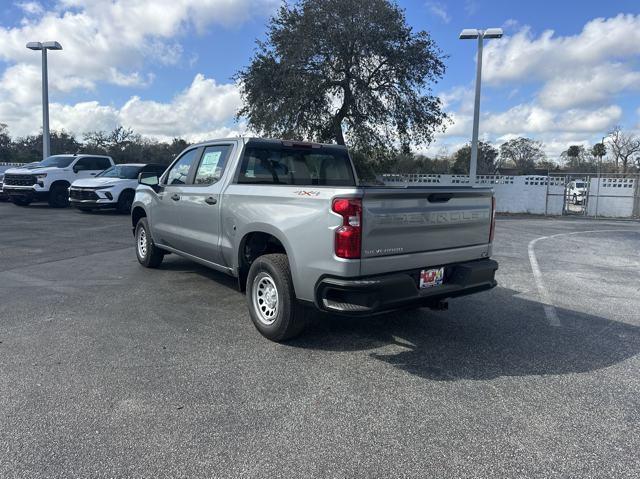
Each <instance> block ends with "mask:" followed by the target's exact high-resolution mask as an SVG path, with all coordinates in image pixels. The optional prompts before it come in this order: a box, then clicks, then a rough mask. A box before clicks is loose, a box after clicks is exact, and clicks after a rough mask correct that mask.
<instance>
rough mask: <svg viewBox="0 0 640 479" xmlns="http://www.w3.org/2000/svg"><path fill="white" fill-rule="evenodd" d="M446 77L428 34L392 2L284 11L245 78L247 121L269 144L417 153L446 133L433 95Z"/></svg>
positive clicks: (344, 2)
mask: <svg viewBox="0 0 640 479" xmlns="http://www.w3.org/2000/svg"><path fill="white" fill-rule="evenodd" d="M444 70H445V66H444V63H443V55H442V53H441V52H440V50H439V49H438V47H437V46H436V44H435V43H434V41H433V40H432V39H431V37H430V36H429V34H428V33H427V32H424V31H420V32H414V31H413V30H412V28H411V27H410V26H408V25H407V22H406V19H405V15H404V11H403V10H402V9H401V8H399V7H398V6H397V5H396V4H395V3H393V2H391V1H388V0H301V1H299V2H298V3H297V4H295V5H288V4H284V5H283V6H282V7H280V9H279V11H278V12H277V14H276V15H275V16H274V17H273V18H271V20H270V22H269V24H268V30H267V36H266V40H265V41H262V42H260V41H259V42H257V51H256V54H255V56H254V57H253V59H252V61H251V63H250V65H249V66H247V67H246V68H245V69H243V70H241V71H240V72H238V74H237V76H236V78H237V80H239V83H240V88H241V93H242V97H243V100H244V106H243V108H242V109H241V110H240V111H239V113H238V117H239V118H240V117H245V118H246V119H247V121H248V125H249V127H250V128H252V129H254V130H256V131H257V132H260V133H261V134H264V135H267V136H276V137H282V138H286V139H307V140H313V141H321V142H332V141H335V142H336V143H338V144H345V143H347V142H348V143H349V145H350V146H351V147H353V148H355V149H357V150H359V151H361V152H368V153H373V152H377V153H390V152H394V151H398V150H402V151H408V149H409V146H410V145H425V144H428V143H430V142H431V141H432V140H433V134H434V132H435V131H437V130H439V129H441V128H442V127H443V122H445V120H446V115H445V114H444V112H443V111H442V108H441V104H440V101H439V99H438V98H437V97H435V96H433V95H432V94H431V88H430V87H431V84H432V83H435V82H437V81H438V80H439V79H440V77H441V76H442V75H443V73H444Z"/></svg>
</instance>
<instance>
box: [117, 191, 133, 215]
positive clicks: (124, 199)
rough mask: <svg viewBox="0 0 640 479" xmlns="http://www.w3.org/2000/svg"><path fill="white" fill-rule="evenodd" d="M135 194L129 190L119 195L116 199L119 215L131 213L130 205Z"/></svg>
mask: <svg viewBox="0 0 640 479" xmlns="http://www.w3.org/2000/svg"><path fill="white" fill-rule="evenodd" d="M134 196H135V193H134V192H133V191H131V190H125V191H123V192H122V193H120V196H119V197H118V207H117V208H118V211H119V212H120V213H126V214H129V213H131V205H132V204H133V197H134Z"/></svg>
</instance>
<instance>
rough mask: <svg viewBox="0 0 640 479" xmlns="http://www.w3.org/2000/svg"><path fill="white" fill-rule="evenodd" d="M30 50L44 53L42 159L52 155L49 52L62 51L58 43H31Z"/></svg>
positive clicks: (28, 45)
mask: <svg viewBox="0 0 640 479" xmlns="http://www.w3.org/2000/svg"><path fill="white" fill-rule="evenodd" d="M27 48H28V49H29V50H40V51H42V159H45V158H47V157H48V156H49V155H50V154H51V139H50V135H49V86H48V83H49V80H48V74H47V50H62V45H60V44H59V43H58V42H55V41H51V42H29V43H27Z"/></svg>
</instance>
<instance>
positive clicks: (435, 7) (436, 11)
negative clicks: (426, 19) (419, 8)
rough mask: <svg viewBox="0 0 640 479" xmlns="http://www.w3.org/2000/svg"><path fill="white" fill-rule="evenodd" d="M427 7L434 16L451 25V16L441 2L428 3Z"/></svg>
mask: <svg viewBox="0 0 640 479" xmlns="http://www.w3.org/2000/svg"><path fill="white" fill-rule="evenodd" d="M426 6H427V8H428V9H429V11H430V12H431V14H432V15H434V16H436V17H438V18H439V19H440V20H442V21H443V22H444V23H449V22H450V21H451V16H450V15H449V12H448V11H447V6H446V5H445V4H443V3H440V2H427V3H426Z"/></svg>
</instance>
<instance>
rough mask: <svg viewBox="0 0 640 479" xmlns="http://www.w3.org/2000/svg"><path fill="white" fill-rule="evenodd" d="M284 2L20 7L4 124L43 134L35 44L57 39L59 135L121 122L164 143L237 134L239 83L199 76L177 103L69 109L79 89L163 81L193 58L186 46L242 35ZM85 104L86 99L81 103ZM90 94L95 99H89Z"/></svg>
mask: <svg viewBox="0 0 640 479" xmlns="http://www.w3.org/2000/svg"><path fill="white" fill-rule="evenodd" d="M277 4H278V2H277V1H276V0H154V1H152V2H151V1H148V0H109V1H106V0H58V1H57V2H55V3H54V4H53V5H52V7H51V8H50V9H49V10H46V11H45V10H44V9H43V8H42V5H41V4H40V3H38V2H35V1H28V2H27V1H25V2H21V3H17V4H16V5H17V6H19V8H21V9H22V11H23V13H24V15H25V16H24V18H22V19H21V21H20V22H19V23H18V24H17V25H15V26H0V45H2V48H0V60H1V61H4V62H6V63H8V66H7V67H6V68H5V69H4V71H3V72H2V75H1V76H0V119H1V120H2V122H3V123H7V124H8V125H9V128H10V131H11V134H12V135H14V136H23V135H26V134H32V133H37V131H38V130H39V129H40V126H41V123H42V121H41V69H40V55H39V54H38V52H33V51H30V50H28V49H26V48H25V43H26V42H27V41H37V40H40V41H44V40H57V41H59V42H60V43H61V44H62V46H63V50H62V51H55V52H50V54H49V91H50V101H51V104H50V111H51V114H50V117H51V126H52V128H54V129H65V130H67V131H70V132H72V133H74V134H76V135H81V134H82V133H84V132H86V131H90V130H109V129H111V128H113V127H114V126H116V125H118V124H122V125H125V126H127V127H132V128H134V129H135V130H136V131H137V132H139V133H142V134H145V135H150V136H155V137H157V138H171V137H173V136H177V135H182V136H185V137H188V138H190V139H202V138H207V137H210V135H221V134H236V133H237V132H236V129H237V128H235V129H234V128H233V127H229V126H228V125H230V124H231V125H233V122H232V118H233V116H234V114H235V112H236V110H237V108H238V106H239V104H240V97H239V93H238V89H237V87H236V85H235V84H233V83H231V84H218V83H216V82H215V80H213V79H211V78H205V77H204V76H203V75H196V76H195V78H194V80H193V82H192V83H191V85H190V86H189V87H187V88H186V89H185V90H184V91H182V92H180V93H178V94H177V95H176V96H175V98H174V99H173V100H171V101H169V102H167V103H163V102H158V101H152V100H148V99H143V97H144V95H141V94H139V95H134V96H132V97H131V98H130V99H129V101H127V102H126V103H125V104H124V105H122V106H114V105H109V104H107V105H105V104H100V103H99V102H97V101H91V98H88V100H89V101H81V102H76V103H73V104H64V103H62V102H60V98H65V97H66V98H68V97H69V95H68V94H70V93H73V92H74V91H76V90H84V91H85V92H89V93H91V92H93V91H96V90H98V88H99V87H100V85H101V84H103V83H108V84H112V85H116V86H119V87H124V88H144V87H147V86H149V85H150V84H151V83H152V82H153V80H154V74H153V72H152V71H150V70H149V66H151V65H156V64H162V65H176V64H179V63H180V62H183V61H184V62H185V63H189V64H190V65H191V66H193V64H192V63H191V62H192V61H193V59H194V58H197V57H194V56H193V55H191V56H190V58H187V59H184V60H183V53H184V52H183V48H182V45H181V44H180V41H181V39H182V38H184V37H186V36H187V35H193V34H194V33H203V32H205V31H206V29H207V28H208V27H210V26H212V25H221V26H223V27H225V28H233V27H234V26H237V25H239V24H241V23H242V22H244V21H246V20H247V19H250V18H252V17H254V16H256V15H264V14H266V13H269V12H270V11H272V10H273V9H274V8H275V6H276V5H277ZM75 96H77V94H76V95H75ZM83 96H87V95H86V93H85V94H84V95H83Z"/></svg>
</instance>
